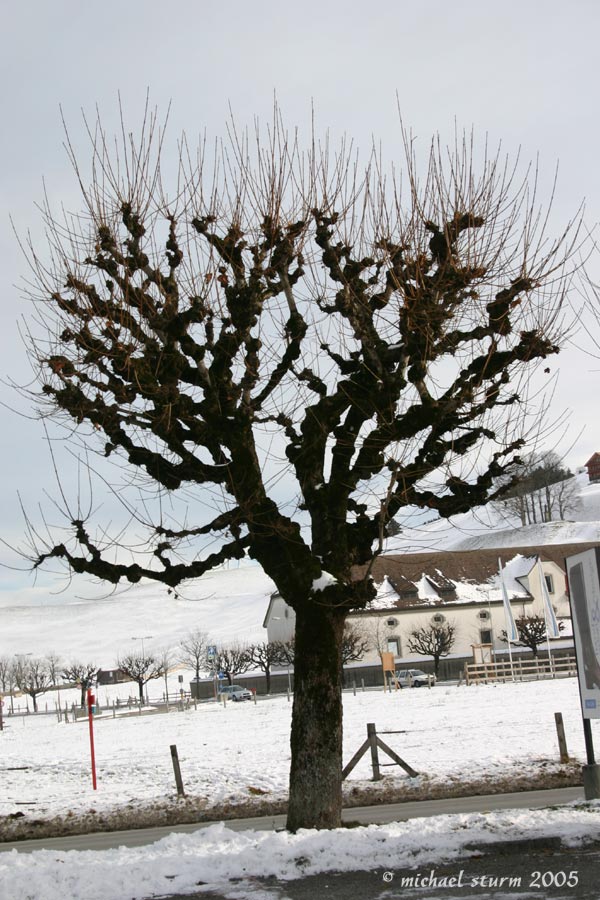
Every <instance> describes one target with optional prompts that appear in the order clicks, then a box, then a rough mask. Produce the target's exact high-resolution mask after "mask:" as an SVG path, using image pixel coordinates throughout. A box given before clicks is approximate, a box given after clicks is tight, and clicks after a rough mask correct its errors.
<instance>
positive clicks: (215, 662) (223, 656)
mask: <svg viewBox="0 0 600 900" xmlns="http://www.w3.org/2000/svg"><path fill="white" fill-rule="evenodd" d="M251 665H252V657H251V655H250V647H249V646H246V645H245V644H228V645H221V646H218V647H215V653H214V655H213V656H211V658H210V660H209V668H210V670H211V671H212V672H214V673H215V674H217V673H218V674H221V675H224V676H225V678H226V679H227V683H228V684H233V680H234V678H235V677H236V675H243V673H244V672H247V671H248V669H249V668H250V666H251Z"/></svg>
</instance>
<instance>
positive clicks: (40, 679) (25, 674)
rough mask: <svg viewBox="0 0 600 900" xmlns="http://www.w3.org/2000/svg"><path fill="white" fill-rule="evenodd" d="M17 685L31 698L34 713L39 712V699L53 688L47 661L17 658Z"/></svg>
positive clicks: (15, 673)
mask: <svg viewBox="0 0 600 900" xmlns="http://www.w3.org/2000/svg"><path fill="white" fill-rule="evenodd" d="M14 676H15V684H16V685H17V687H18V688H19V690H20V691H22V692H23V693H24V694H27V696H28V697H31V700H32V702H33V711H34V712H37V711H38V705H37V698H38V697H39V696H40V694H45V693H46V691H47V690H49V689H50V687H51V686H52V677H51V675H50V671H49V669H48V663H47V661H46V660H45V659H39V658H35V657H27V658H25V657H17V658H16V662H15V666H14Z"/></svg>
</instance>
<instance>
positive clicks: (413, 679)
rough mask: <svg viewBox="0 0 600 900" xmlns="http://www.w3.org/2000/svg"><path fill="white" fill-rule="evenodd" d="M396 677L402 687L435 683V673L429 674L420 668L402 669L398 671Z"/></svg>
mask: <svg viewBox="0 0 600 900" xmlns="http://www.w3.org/2000/svg"><path fill="white" fill-rule="evenodd" d="M396 679H397V680H398V684H399V685H400V687H403V688H404V687H424V686H425V687H426V686H427V685H428V684H429V683H430V679H431V684H435V675H427V673H426V672H422V671H421V670H420V669H400V670H398V671H397V672H396Z"/></svg>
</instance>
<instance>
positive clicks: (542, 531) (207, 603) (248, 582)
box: [0, 475, 600, 667]
mask: <svg viewBox="0 0 600 900" xmlns="http://www.w3.org/2000/svg"><path fill="white" fill-rule="evenodd" d="M574 482H575V485H576V487H577V492H578V496H577V504H576V514H577V517H578V520H577V521H569V522H550V523H547V524H543V525H535V526H529V527H527V528H522V527H520V524H519V522H518V519H516V517H510V516H508V515H507V513H506V510H505V508H504V507H503V505H502V504H491V505H490V506H488V507H487V508H484V509H480V510H476V511H474V512H472V513H468V514H465V515H462V516H456V517H455V518H454V519H452V520H450V521H438V522H434V523H432V524H430V525H425V526H421V527H419V528H412V529H405V530H404V531H403V532H402V533H401V534H400V535H398V536H397V537H395V538H392V539H390V540H389V541H388V543H387V547H386V553H388V554H399V553H414V552H417V551H421V552H424V553H427V551H432V550H435V551H437V552H439V551H440V550H454V551H468V550H481V549H484V548H492V547H493V548H497V549H501V548H511V547H514V548H515V550H516V548H520V549H521V550H522V548H524V547H532V548H537V547H540V546H542V545H545V544H551V543H561V544H576V543H588V542H592V543H595V542H600V485H590V484H589V483H588V479H587V475H577V476H575V479H574ZM273 589H274V585H273V582H272V581H271V580H270V579H269V578H268V577H267V576H266V575H264V573H263V572H262V571H261V569H260V568H259V567H258V566H256V565H253V564H251V563H245V564H241V565H239V567H237V568H228V569H219V570H216V571H214V572H212V573H210V574H208V575H206V576H205V577H204V578H203V579H202V580H201V581H200V582H199V583H198V584H197V585H196V586H195V587H194V589H191V588H189V589H188V591H187V592H184V596H183V597H180V598H176V597H175V596H174V595H173V594H169V593H168V592H167V590H166V589H165V588H164V587H162V586H159V585H155V584H143V585H137V586H135V587H133V588H130V589H129V590H125V591H121V592H117V593H114V594H110V595H109V596H106V597H104V598H103V599H88V600H86V599H79V600H73V599H72V597H67V596H65V595H62V594H56V595H52V594H48V593H45V592H43V591H41V590H35V591H32V592H31V593H30V594H28V595H27V596H26V597H23V596H22V595H21V596H19V597H18V598H15V597H14V596H11V595H10V594H8V593H6V594H4V595H3V596H1V597H0V615H1V616H2V628H1V629H0V655H4V654H6V655H10V656H12V655H13V654H15V653H25V654H32V655H34V656H43V655H46V654H47V653H51V652H52V653H56V654H58V655H59V656H61V657H62V658H63V659H66V660H72V659H80V660H86V661H87V660H90V661H94V662H97V663H98V665H100V666H103V667H108V666H112V665H113V664H114V662H115V660H116V658H117V656H118V655H119V653H121V654H122V653H126V652H132V651H135V650H136V649H137V650H139V649H141V648H140V639H142V638H143V639H144V646H145V648H146V649H152V650H161V649H166V648H168V647H175V646H176V645H177V644H178V643H179V641H180V640H181V639H182V637H184V636H185V635H186V634H187V633H189V632H190V631H192V630H194V629H197V628H199V629H201V630H202V631H206V632H207V633H208V634H210V635H211V637H212V638H213V640H214V641H215V642H219V641H222V642H230V641H235V640H241V641H260V640H264V639H265V638H266V631H265V629H264V628H263V627H262V623H263V619H264V616H265V613H266V610H267V605H268V600H269V596H270V594H271V592H272V591H273Z"/></svg>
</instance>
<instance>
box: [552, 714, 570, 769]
mask: <svg viewBox="0 0 600 900" xmlns="http://www.w3.org/2000/svg"><path fill="white" fill-rule="evenodd" d="M554 721H555V722H556V734H557V737H558V749H559V750H560V761H561V763H566V762H569V752H568V750H567V738H566V736H565V726H564V722H563V717H562V713H559V712H557V713H554Z"/></svg>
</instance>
